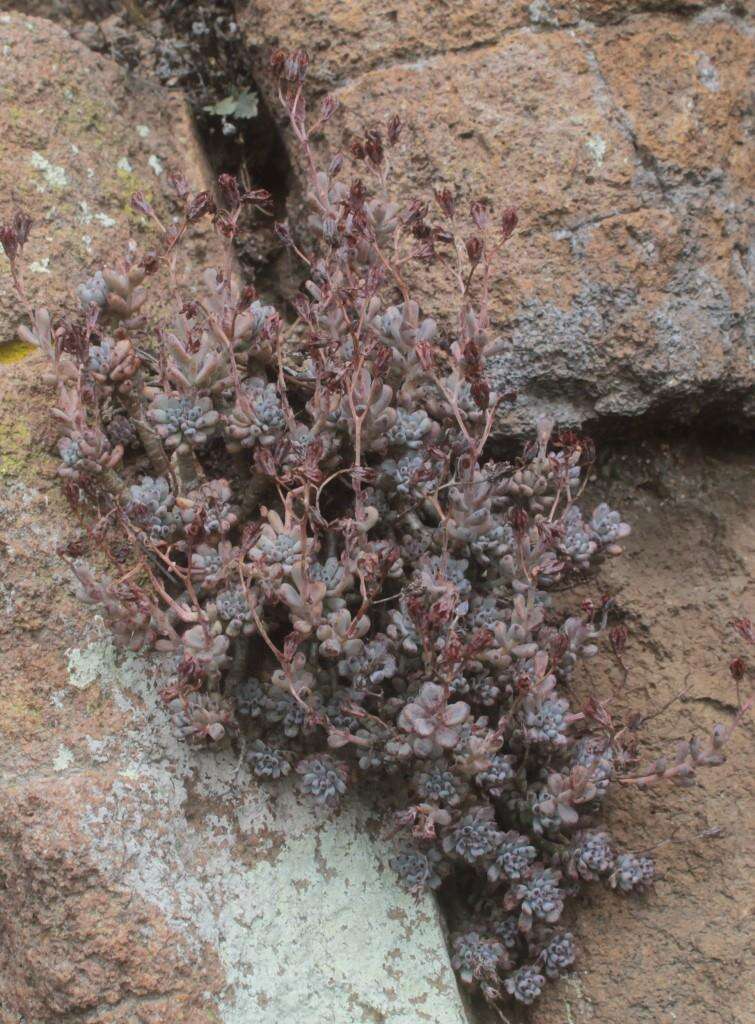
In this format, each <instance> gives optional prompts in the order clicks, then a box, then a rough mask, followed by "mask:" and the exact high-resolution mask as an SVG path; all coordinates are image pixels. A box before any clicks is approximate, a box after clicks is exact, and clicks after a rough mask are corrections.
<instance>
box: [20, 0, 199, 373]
mask: <svg viewBox="0 0 755 1024" xmlns="http://www.w3.org/2000/svg"><path fill="white" fill-rule="evenodd" d="M0 51H1V52H2V54H3V57H2V61H1V62H0V137H2V139H3V145H2V147H1V148H0V182H2V189H1V190H0V221H2V220H4V219H5V217H6V216H7V215H8V214H9V212H10V211H11V210H12V209H13V208H14V207H15V206H16V205H17V204H18V205H21V206H23V207H24V208H25V209H26V210H27V211H28V212H29V213H30V214H31V216H32V217H33V219H34V226H33V228H32V232H31V235H30V238H29V242H28V244H27V246H26V251H25V256H26V264H27V267H26V273H25V285H26V288H27V291H28V294H29V298H30V300H31V302H32V304H35V303H37V302H40V301H41V302H44V303H46V304H49V305H51V306H62V305H68V306H70V305H71V303H72V302H75V289H76V286H77V285H78V284H80V283H81V282H82V281H84V280H85V279H86V277H87V276H88V274H90V273H91V272H92V271H93V270H94V269H97V268H99V267H100V266H102V263H103V262H106V263H111V264H112V263H114V262H116V261H119V260H120V259H122V257H123V256H124V255H125V253H126V248H127V245H128V243H129V240H130V239H135V240H136V241H137V242H138V244H139V246H140V247H141V248H142V249H147V248H149V241H150V238H151V237H153V236H154V232H155V230H156V229H155V227H154V225H152V224H149V223H148V222H147V221H146V219H145V218H143V217H141V216H137V215H136V214H135V213H134V212H133V211H132V210H131V208H130V199H131V196H132V194H133V193H134V192H135V191H137V190H138V189H141V190H143V191H144V192H145V194H146V195H147V196H148V197H149V198H150V199H151V201H152V202H153V204H154V206H155V209H156V210H157V211H158V213H159V215H160V217H161V218H163V219H164V220H167V222H170V219H171V218H172V217H173V216H175V215H176V214H177V212H178V209H177V207H176V205H175V201H174V199H173V193H172V190H171V188H170V186H169V184H168V175H169V173H170V171H171V170H181V171H182V172H183V173H184V174H186V176H187V177H188V179H189V181H190V182H192V184H193V185H194V186H195V187H197V188H199V187H200V182H202V180H203V173H204V167H203V158H202V156H201V153H200V151H199V148H198V146H197V143H196V140H195V138H194V135H193V129H192V126H191V119H190V117H189V114H188V111H187V109H186V107H185V105H184V104H183V102H182V100H181V99H180V98H179V97H178V96H177V95H175V94H171V93H168V92H166V91H164V90H161V89H160V88H158V87H157V86H155V85H153V84H151V83H147V82H145V81H143V80H141V79H139V78H138V77H136V76H133V75H128V74H127V73H126V72H125V71H124V70H123V69H121V68H119V67H118V66H117V65H116V64H115V63H113V62H112V61H110V60H108V59H106V58H104V57H101V56H99V55H97V54H95V53H93V52H92V51H91V50H89V49H87V48H86V47H85V46H82V45H81V44H80V43H77V42H75V41H74V40H73V39H72V38H71V37H70V36H69V35H68V33H67V32H66V31H65V30H64V29H62V28H60V27H59V26H57V25H54V24H52V22H49V21H44V20H42V19H39V18H31V17H25V16H22V15H20V14H9V13H5V14H0ZM213 245H214V241H213V237H212V234H211V233H209V232H204V233H203V232H200V233H199V235H197V237H196V240H195V241H194V242H193V243H192V245H191V246H190V249H189V250H188V251H187V256H188V258H190V259H191V260H192V261H193V262H195V263H196V264H198V265H199V264H201V263H202V262H203V260H204V259H205V255H206V254H205V249H206V248H208V247H209V248H211V247H212V246H213ZM215 251H217V250H215ZM181 258H182V259H183V256H182V257H181ZM7 269H8V263H7V260H6V257H5V254H4V253H0V358H2V348H1V346H2V345H3V344H6V343H9V342H12V341H13V339H14V338H15V331H16V326H17V324H18V322H19V321H20V319H21V317H22V316H23V307H22V306H21V304H20V303H19V302H18V299H17V297H16V295H15V293H14V291H13V289H12V287H11V283H10V277H9V275H8V273H7Z"/></svg>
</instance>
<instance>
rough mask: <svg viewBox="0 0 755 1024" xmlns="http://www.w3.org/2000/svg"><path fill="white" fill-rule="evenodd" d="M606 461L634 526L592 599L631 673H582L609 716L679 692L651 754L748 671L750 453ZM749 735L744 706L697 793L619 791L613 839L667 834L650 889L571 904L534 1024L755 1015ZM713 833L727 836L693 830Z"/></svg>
mask: <svg viewBox="0 0 755 1024" xmlns="http://www.w3.org/2000/svg"><path fill="white" fill-rule="evenodd" d="M603 454H604V456H605V455H608V458H607V459H606V460H605V461H604V462H603V464H602V466H601V467H600V470H599V480H598V481H597V482H596V484H595V485H594V493H595V497H597V495H598V494H599V495H600V496H601V498H602V499H603V500H607V501H608V502H610V504H611V505H612V507H618V508H621V509H622V512H623V513H624V514H625V516H626V518H627V520H628V521H629V522H630V523H631V524H632V527H633V533H632V536H631V537H630V538H629V539H628V541H627V545H626V548H627V551H626V556H625V557H623V558H620V559H617V560H615V561H612V562H611V563H609V564H608V565H607V566H606V568H605V570H604V571H603V572H602V574H601V580H600V584H599V585H597V586H595V587H594V588H591V589H590V590H588V593H589V594H590V596H591V597H592V598H593V600H596V599H597V598H598V597H599V595H600V594H601V593H605V592H608V593H610V594H612V595H614V596H615V597H616V600H617V604H618V608H619V610H620V611H621V612H623V613H624V614H625V615H626V619H625V624H626V625H627V627H628V629H629V641H628V644H627V649H626V651H625V653H624V661H625V663H626V665H627V667H628V669H629V675H628V677H627V679H626V681H624V678H623V673H622V672H621V670H620V669H619V668H618V666H616V665H615V664H613V665H612V664H611V663H610V662H609V659H604V658H603V657H600V658H598V659H596V660H595V661H594V662H592V663H591V664H590V666H588V669H587V671H588V673H589V676H586V677H584V683H583V685H584V686H585V691H587V690H588V689H589V688H590V679H591V681H592V685H593V687H594V688H597V689H599V690H600V691H601V692H603V693H608V692H611V693H613V694H614V703H613V704H612V709H611V710H612V713H613V714H615V715H616V716H617V717H621V715H622V712H624V711H625V710H626V709H628V708H637V707H642V706H649V707H650V708H651V709H653V710H660V709H661V708H663V707H664V705H666V703H667V702H668V701H670V700H672V698H674V697H676V696H678V695H679V694H681V693H682V692H684V693H685V696H684V698H683V699H682V700H681V701H677V702H676V703H675V704H673V705H672V706H671V707H669V708H668V710H667V711H665V713H663V714H661V715H659V717H658V718H656V719H654V720H653V721H652V722H650V723H649V725H648V730H647V734H646V736H645V741H644V742H643V750H644V754H645V757H646V758H647V760H648V761H650V760H652V759H653V758H654V757H657V756H659V755H660V754H661V753H669V752H672V751H673V748H674V745H675V744H676V743H677V742H678V741H680V740H683V739H688V738H689V737H690V736H692V735H698V736H703V735H705V734H709V733H710V730H711V729H712V727H713V725H714V724H715V723H717V722H723V723H724V724H727V725H728V724H730V723H731V722H732V721H733V718H734V714H735V709H736V704H737V696H736V689H735V685H734V683H733V681H732V679H731V677H730V676H729V672H728V663H729V661H730V660H731V658H732V657H733V656H734V655H735V654H741V655H744V656H745V657H746V658H747V660H748V661H749V662H750V664H752V650H753V648H752V647H748V645H747V644H746V643H745V642H744V641H743V640H742V639H741V638H740V637H738V635H737V633H736V632H735V630H734V628H733V627H732V624H731V623H732V620H733V619H735V618H739V617H741V616H743V615H746V616H749V617H750V618H753V616H754V613H755V582H754V581H755V522H754V521H753V518H752V515H751V510H752V508H753V507H755V481H754V480H753V475H752V472H751V466H752V460H751V457H750V454H749V453H748V452H746V451H740V452H738V453H737V452H731V451H730V452H727V451H722V450H718V451H713V450H706V449H704V448H701V447H699V446H696V445H694V444H690V445H688V446H685V445H682V444H679V445H677V446H676V447H675V448H674V449H670V448H660V449H658V448H652V447H650V446H647V447H642V446H641V447H640V448H639V450H637V451H632V452H627V451H626V450H623V453H622V452H621V451H620V452H615V453H603ZM589 503H590V499H589V497H588V498H587V499H586V504H588V505H589ZM573 596H574V595H573ZM577 596H579V595H577ZM751 686H752V677H750V679H749V681H748V680H747V679H745V680H744V681H743V684H742V687H743V690H742V693H743V695H744V696H745V697H746V696H747V695H748V693H749V692H750V689H751ZM578 687H579V684H578ZM754 733H755V729H754V728H753V720H752V714H750V715H749V716H748V718H747V719H746V720H745V722H744V723H743V725H742V726H740V728H739V729H738V730H737V731H736V732H735V733H734V735H733V737H732V740H731V743H730V746H729V749H728V755H729V760H728V763H727V764H726V765H724V766H723V767H721V768H717V769H715V770H710V771H709V772H707V773H706V774H701V775H700V776H699V786H698V787H697V788H696V789H695V790H680V789H669V790H655V791H649V792H647V793H638V792H626V793H621V794H619V796H618V797H616V798H614V800H613V801H612V803H611V808H610V819H609V820H610V824H611V828H612V831H613V832H614V833H615V835H616V836H617V837H618V839H619V840H620V841H621V840H624V841H625V842H626V843H627V845H631V846H632V847H633V848H635V849H637V848H643V847H645V848H651V847H655V846H656V845H657V844H659V843H662V842H663V841H664V840H668V839H669V838H671V837H674V838H675V839H676V842H675V843H673V844H668V845H665V846H660V847H659V848H658V849H656V850H655V853H654V855H655V857H656V859H657V862H658V868H659V871H660V874H661V877H660V879H659V881H658V882H657V884H656V887H655V890H654V892H653V893H652V894H650V895H648V896H647V897H645V898H642V899H624V898H622V897H619V896H611V895H607V894H606V893H605V892H604V891H602V890H599V889H596V890H595V893H594V894H593V895H590V896H588V898H587V899H586V901H585V902H584V903H583V904H582V905H581V906H580V908H579V911H578V917H577V919H576V921H575V922H574V925H575V927H574V931H575V935H576V937H577V940H578V942H579V945H580V957H579V960H578V963H577V966H576V970H575V972H574V974H573V975H572V976H571V977H570V978H567V979H565V980H564V982H563V983H562V984H561V985H560V986H553V987H551V988H549V989H548V990H547V992H546V996H545V998H544V1000H543V1002H542V1003H541V1004H540V1005H538V1006H537V1007H536V1009H535V1012H534V1013H533V1017H532V1020H533V1024H680V1022H683V1021H687V1022H690V1024H691V1022H693V1021H694V1024H751V1021H752V999H751V990H752V979H753V977H754V976H755V952H754V951H755V945H754V944H753V941H752V938H753V935H752V918H751V910H752V904H753V899H754V898H755V847H753V843H752V836H753V828H754V826H755V810H754V808H755V802H754V800H753V797H754V796H755V786H754V785H753V778H752V769H751V761H752V749H753V734H754ZM716 827H718V828H720V829H721V836H720V838H717V839H701V838H696V837H699V835H700V833H702V832H704V831H706V830H707V829H712V828H716ZM480 1019H481V1020H485V1022H486V1024H495V1022H496V1021H497V1020H498V1018H496V1017H491V1018H490V1019H489V1021H488V1019H487V1018H485V1017H484V1016H483V1015H482V1014H481V1015H480Z"/></svg>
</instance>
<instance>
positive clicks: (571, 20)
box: [242, 0, 755, 433]
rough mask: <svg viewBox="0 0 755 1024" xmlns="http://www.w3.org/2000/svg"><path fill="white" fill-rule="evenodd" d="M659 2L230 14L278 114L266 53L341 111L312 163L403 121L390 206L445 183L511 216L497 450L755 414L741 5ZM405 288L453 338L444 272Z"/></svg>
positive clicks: (455, 3)
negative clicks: (300, 69) (275, 51)
mask: <svg viewBox="0 0 755 1024" xmlns="http://www.w3.org/2000/svg"><path fill="white" fill-rule="evenodd" d="M668 6H669V5H666V4H663V3H661V2H658V3H652V2H650V3H648V2H644V3H642V2H639V3H630V4H626V3H621V4H620V3H611V2H608V0H602V2H601V0H596V2H588V0H585V2H581V3H578V2H567V0H563V2H557V0H554V2H552V3H549V2H545V0H544V2H539V0H535V2H533V3H530V4H525V3H507V4H500V3H493V2H491V0H477V2H475V0H472V2H462V0H451V2H449V3H444V4H428V3H424V2H415V3H408V4H403V5H397V6H396V7H395V9H394V8H390V9H384V10H382V11H381V12H376V11H375V5H374V4H370V3H367V2H366V0H364V2H362V0H359V2H355V3H352V2H348V3H347V2H340V3H339V2H335V3H324V2H320V0H316V2H314V3H309V4H307V5H301V4H298V3H297V2H296V0H284V2H282V3H272V2H270V0H253V2H248V3H246V4H245V5H243V12H244V13H243V16H242V24H243V25H244V27H245V30H246V32H247V38H248V39H249V42H250V44H251V45H252V46H254V47H256V49H257V53H258V68H259V72H258V82H259V84H260V85H261V88H262V90H263V92H266V93H268V95H269V98H270V102H271V105H272V106H273V107H275V105H276V101H275V99H274V96H275V90H274V87H273V85H272V83H271V81H270V78H269V71H268V69H267V58H268V56H269V50H270V48H271V47H273V46H278V45H280V46H283V47H285V48H294V47H299V46H303V47H305V48H306V49H307V50H308V51H309V52H310V54H311V57H312V64H311V88H312V90H313V91H314V92H315V93H320V94H321V93H323V92H325V91H326V90H327V91H330V92H332V93H333V95H335V96H336V97H337V98H338V100H339V101H340V102H341V104H342V106H343V110H342V111H341V113H339V114H338V115H337V117H336V118H335V119H334V121H333V122H331V126H330V128H329V133H328V136H327V138H326V141H325V143H324V147H325V148H331V149H336V148H345V147H347V146H348V143H349V140H350V139H351V138H352V137H353V135H354V133H357V132H360V131H362V130H363V128H364V126H366V125H370V124H372V123H380V122H383V123H384V122H385V120H386V118H387V116H389V115H391V114H393V113H398V114H400V116H401V118H402V120H403V121H404V122H405V124H406V129H405V132H404V135H403V136H402V139H401V140H400V142H399V145H398V147H397V149H396V150H394V151H393V154H392V167H393V182H394V187H395V189H396V191H399V190H400V192H401V195H402V197H406V198H408V197H410V196H415V195H417V196H426V195H429V194H431V190H432V187H433V186H437V185H439V184H448V185H450V186H452V187H454V188H455V190H456V192H457V195H458V196H459V198H460V199H461V200H462V202H463V203H466V202H468V201H469V200H471V199H474V198H479V197H486V198H488V199H490V200H492V201H493V202H494V204H495V206H496V208H497V209H499V210H500V209H502V208H503V207H505V206H508V205H515V206H516V207H517V208H518V210H519V213H520V229H519V230H518V232H517V234H516V236H515V238H514V239H513V240H512V242H511V243H510V247H509V248H508V250H507V257H506V261H505V264H504V267H503V274H502V276H501V279H500V281H499V284H498V286H497V288H496V290H495V292H494V294H493V320H494V324H495V325H496V327H497V328H498V330H499V331H500V333H501V335H502V336H503V337H504V338H505V339H507V341H508V346H507V348H506V350H505V351H504V353H503V354H502V355H500V356H498V357H496V359H495V362H494V366H493V368H492V369H493V373H494V375H495V377H496V378H497V380H498V381H499V382H500V383H501V385H502V386H504V387H505V388H506V389H510V388H511V387H513V388H515V389H517V390H518V392H519V396H520V397H519V400H518V401H517V403H516V404H515V406H514V408H513V411H511V412H510V413H507V414H506V415H505V416H503V417H502V420H501V423H500V428H501V431H502V432H503V433H529V432H531V429H532V425H533V422H534V419H535V418H536V416H537V414H538V413H539V412H541V411H549V412H551V413H552V414H553V415H555V416H556V418H557V420H558V422H559V423H561V424H562V425H574V424H583V423H589V422H590V421H592V420H595V419H600V420H602V421H603V422H604V423H608V422H614V423H616V422H617V421H620V420H622V419H624V418H627V417H637V416H642V415H647V414H654V413H657V414H663V415H664V416H665V417H666V418H670V419H678V420H682V421H683V420H689V419H691V418H693V417H694V416H695V415H696V414H698V413H699V412H700V411H701V410H703V409H707V410H709V411H710V412H713V411H715V413H716V414H717V415H724V416H726V417H728V418H729V419H731V420H736V419H737V418H738V417H739V416H740V415H741V413H742V411H743V410H744V411H745V413H746V414H747V413H748V411H749V415H752V414H753V413H755V407H753V405H752V393H753V392H752V388H753V382H754V380H755V377H754V367H753V357H754V355H755V339H754V338H753V334H752V327H751V325H750V327H749V333H748V325H747V313H748V308H749V307H748V296H749V294H750V293H749V291H748V280H749V279H748V271H747V263H746V253H747V245H748V243H747V237H748V227H749V225H750V224H751V219H750V217H751V205H750V199H751V191H750V188H749V186H751V184H752V166H753V160H752V149H751V148H748V142H747V135H746V116H747V106H746V102H745V100H744V96H745V95H746V84H745V81H746V75H747V66H748V63H749V60H750V58H751V55H752V52H753V51H752V43H751V37H750V36H749V35H748V27H747V25H746V23H745V21H744V20H743V18H742V17H740V16H739V14H738V13H737V12H738V11H740V8H739V7H738V6H737V5H735V4H731V5H723V6H722V5H719V6H715V7H713V6H708V5H706V4H705V3H702V2H690V3H683V4H677V5H674V11H673V13H668V12H665V11H664V10H663V8H664V7H668ZM292 157H293V159H294V162H295V161H296V153H295V150H293V149H292ZM295 166H296V164H295ZM295 202H296V197H294V205H295ZM415 282H416V283H417V285H418V287H419V290H420V294H421V295H422V296H423V297H424V300H425V306H426V308H427V311H428V312H432V314H433V315H440V317H441V318H445V319H446V321H447V322H448V321H449V320H450V318H451V313H452V311H453V308H454V306H453V295H452V293H451V285H450V282H449V281H448V275H444V273H443V272H442V269H441V268H436V269H434V270H432V271H429V272H424V271H423V272H421V273H417V274H416V275H415Z"/></svg>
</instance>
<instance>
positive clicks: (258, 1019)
mask: <svg viewBox="0 0 755 1024" xmlns="http://www.w3.org/2000/svg"><path fill="white" fill-rule="evenodd" d="M40 371H41V364H40V362H39V360H38V359H37V358H36V357H33V358H29V359H27V360H25V361H24V362H22V363H20V364H18V365H16V366H14V367H12V368H8V367H6V368H4V369H2V370H0V524H1V525H0V581H2V582H1V583H0V605H1V606H2V608H3V615H2V617H0V694H1V695H2V700H1V701H0V879H1V880H2V884H0V1021H2V1024H18V1022H19V1021H20V1020H21V1019H24V1020H26V1021H28V1022H31V1021H33V1022H34V1024H58V1022H59V1024H70V1022H72V1021H74V1020H86V1021H87V1022H88V1024H95V1022H97V1024H137V1022H138V1024H168V1022H170V1024H218V1022H223V1024H249V1022H251V1021H254V1022H255V1024H280V1022H281V1021H283V1020H286V1021H287V1020H299V1019H302V1020H303V1019H306V1020H308V1021H311V1022H312V1024H358V1022H362V1021H364V1022H365V1024H368V1022H369V1024H372V1022H374V1021H376V1020H382V1021H384V1022H385V1024H405V1022H409V1021H412V1022H422V1021H427V1022H437V1024H464V1021H465V1020H466V1017H465V1015H464V1011H463V1008H462V1004H461V1000H460V997H459V993H458V990H457V987H456V982H455V979H454V976H453V972H452V971H451V968H450V965H449V961H448V955H447V951H446V945H445V940H444V936H443V931H442V928H441V925H440V922H439V919H438V915H437V910H436V907H435V904H434V902H433V901H432V899H427V900H420V901H415V900H414V899H413V898H411V897H410V896H409V895H408V894H406V893H405V892H404V891H403V890H401V889H400V888H399V886H398V884H397V882H396V880H395V877H394V875H393V873H392V872H391V870H390V868H389V867H388V864H387V857H388V855H389V850H388V847H387V846H386V845H385V844H384V843H382V842H381V841H380V840H379V839H378V838H376V830H377V823H376V822H373V821H372V818H371V815H370V812H369V811H368V810H367V809H366V806H361V805H360V806H356V805H354V806H352V807H350V808H347V809H346V810H345V811H344V812H343V813H342V814H340V815H339V816H338V817H337V818H335V819H333V820H330V819H328V818H323V817H318V816H317V815H316V813H315V812H314V811H313V809H312V808H311V807H310V806H309V805H300V804H299V802H298V800H297V798H296V796H295V795H294V793H293V792H292V791H291V790H283V791H282V792H280V791H279V792H278V793H277V794H272V793H270V792H269V791H267V790H261V789H260V788H259V787H258V786H257V785H255V784H254V782H253V781H252V780H250V778H249V777H248V774H247V770H246V767H245V766H242V768H241V769H240V770H238V759H237V757H236V756H235V755H234V754H233V753H232V752H230V751H229V752H227V753H225V754H221V755H218V756H214V755H212V754H210V755H209V756H208V755H207V754H206V753H204V754H203V753H202V752H193V751H191V750H190V749H189V748H188V747H187V746H186V745H185V744H183V743H179V742H178V741H177V739H176V737H175V735H174V734H173V731H172V728H171V726H170V723H169V721H168V719H167V716H166V714H165V712H164V711H163V709H162V705H161V702H160V700H159V697H158V686H159V684H162V683H164V682H165V680H166V676H167V673H168V671H169V666H165V665H164V664H160V663H156V662H153V663H149V662H146V661H143V660H139V659H138V658H136V657H135V656H131V657H125V658H119V657H116V654H115V652H114V650H113V648H112V646H111V645H110V643H109V641H108V640H107V638H106V637H104V636H103V633H102V629H101V624H98V622H97V621H96V620H93V619H92V617H91V615H90V614H89V613H88V612H87V611H86V609H85V608H84V607H83V606H82V605H80V604H79V602H78V601H77V598H76V596H75V594H74V592H73V588H72V585H71V579H70V576H69V573H68V570H67V568H66V566H65V565H64V564H63V562H62V560H61V559H60V557H59V556H58V555H57V554H56V551H57V549H58V547H59V545H60V544H61V542H63V541H65V540H66V539H69V538H70V536H71V535H72V533H73V529H74V526H75V523H74V522H73V521H72V517H71V515H70V513H69V512H67V510H66V508H65V505H64V502H63V500H62V497H61V495H60V494H59V488H58V483H57V480H56V479H55V477H54V472H55V460H54V458H53V456H52V455H50V454H49V447H50V446H49V441H50V438H49V433H48V430H49V423H48V417H47V408H48V407H49V403H50V401H51V394H50V391H49V389H48V388H47V387H46V386H45V385H43V384H41V383H40V382H39V377H40ZM373 814H374V812H373ZM357 950H358V957H357V956H356V951H357ZM3 1014H5V1017H4V1016H3Z"/></svg>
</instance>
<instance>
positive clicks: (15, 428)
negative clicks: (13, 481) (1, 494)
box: [0, 420, 31, 479]
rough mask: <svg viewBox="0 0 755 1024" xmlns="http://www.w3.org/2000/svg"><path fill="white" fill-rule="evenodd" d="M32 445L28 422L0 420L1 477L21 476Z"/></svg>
mask: <svg viewBox="0 0 755 1024" xmlns="http://www.w3.org/2000/svg"><path fill="white" fill-rule="evenodd" d="M30 445H31V430H30V429H29V425H28V423H24V422H23V421H18V420H17V421H14V422H11V423H10V424H8V423H7V422H5V421H0V479H2V478H3V477H13V476H20V475H21V474H22V473H23V470H24V469H25V468H26V463H27V460H28V456H29V447H30Z"/></svg>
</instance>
